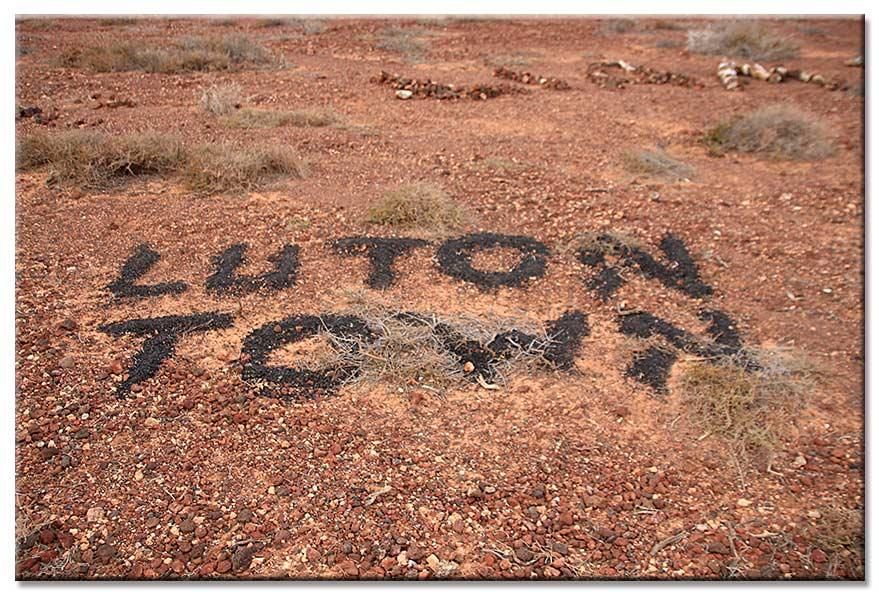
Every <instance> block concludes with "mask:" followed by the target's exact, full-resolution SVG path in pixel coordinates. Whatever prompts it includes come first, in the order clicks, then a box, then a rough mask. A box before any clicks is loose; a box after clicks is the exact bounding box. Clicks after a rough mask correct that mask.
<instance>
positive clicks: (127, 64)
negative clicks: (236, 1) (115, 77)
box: [60, 35, 271, 73]
mask: <svg viewBox="0 0 879 595" xmlns="http://www.w3.org/2000/svg"><path fill="white" fill-rule="evenodd" d="M269 62H271V55H270V54H269V53H268V51H266V50H265V48H263V47H262V46H261V45H259V44H257V43H255V42H254V41H252V40H250V39H249V38H247V37H245V36H243V35H225V36H222V37H206V38H194V37H190V38H184V39H181V40H179V41H177V42H174V43H172V44H170V45H169V46H167V47H153V46H149V45H146V44H144V43H141V42H118V43H111V44H108V45H102V46H96V47H91V48H86V49H79V48H75V49H71V50H67V51H65V52H63V53H62V54H61V57H60V65H61V66H65V67H69V68H90V69H91V70H94V71H96V72H127V71H133V70H142V71H144V72H153V73H154V72H161V73H175V72H193V71H217V70H230V69H232V68H241V67H244V66H246V65H262V64H267V63H269Z"/></svg>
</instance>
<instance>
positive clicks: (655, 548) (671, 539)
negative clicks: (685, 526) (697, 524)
mask: <svg viewBox="0 0 879 595" xmlns="http://www.w3.org/2000/svg"><path fill="white" fill-rule="evenodd" d="M687 535H689V533H688V532H687V531H681V532H680V533H678V534H677V535H672V536H671V537H666V538H665V539H663V540H662V541H660V542H658V543H657V544H656V545H654V546H653V547H652V548H651V549H650V555H651V556H655V555H656V554H657V553H658V552H659V551H660V550H662V549H663V548H667V547H668V546H670V545H672V544H674V543H677V542H679V541H680V540H682V539H683V538H685V537H686V536H687Z"/></svg>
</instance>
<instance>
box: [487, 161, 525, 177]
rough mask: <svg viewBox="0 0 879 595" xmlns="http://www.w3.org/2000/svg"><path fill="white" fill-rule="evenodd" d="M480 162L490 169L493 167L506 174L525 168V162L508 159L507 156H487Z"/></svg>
mask: <svg viewBox="0 0 879 595" xmlns="http://www.w3.org/2000/svg"><path fill="white" fill-rule="evenodd" d="M479 163H480V164H481V165H482V166H483V167H487V168H488V169H493V170H496V171H499V172H502V173H505V174H512V173H516V172H519V171H522V170H523V169H525V165H524V164H522V163H520V162H518V161H514V160H513V159H506V158H505V157H486V158H485V159H483V160H482V161H480V162H479Z"/></svg>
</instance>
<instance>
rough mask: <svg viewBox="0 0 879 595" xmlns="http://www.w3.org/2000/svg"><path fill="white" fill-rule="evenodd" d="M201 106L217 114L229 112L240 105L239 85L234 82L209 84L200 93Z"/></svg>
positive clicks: (221, 114)
mask: <svg viewBox="0 0 879 595" xmlns="http://www.w3.org/2000/svg"><path fill="white" fill-rule="evenodd" d="M201 106H202V107H203V108H204V109H205V111H206V112H209V113H211V114H214V115H217V116H225V115H226V114H230V113H232V112H234V111H235V110H236V109H238V108H239V107H241V87H239V86H238V85H236V84H234V83H230V84H226V85H211V86H210V87H208V88H207V89H205V90H204V91H203V92H202V94H201Z"/></svg>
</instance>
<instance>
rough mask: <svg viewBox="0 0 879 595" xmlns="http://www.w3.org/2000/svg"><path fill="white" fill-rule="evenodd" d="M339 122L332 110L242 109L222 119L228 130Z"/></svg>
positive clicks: (315, 125)
mask: <svg viewBox="0 0 879 595" xmlns="http://www.w3.org/2000/svg"><path fill="white" fill-rule="evenodd" d="M339 121H340V118H339V116H338V115H336V114H335V113H334V112H333V111H332V110H328V109H324V110H296V111H271V110H258V109H242V110H238V111H237V112H235V113H234V114H231V115H229V116H227V117H225V118H223V124H225V125H226V126H229V127H230V128H277V127H279V126H302V127H304V126H314V127H320V126H330V125H332V124H336V123H338V122H339Z"/></svg>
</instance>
